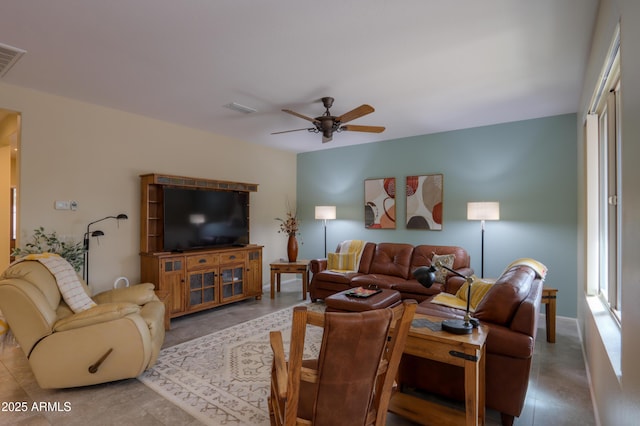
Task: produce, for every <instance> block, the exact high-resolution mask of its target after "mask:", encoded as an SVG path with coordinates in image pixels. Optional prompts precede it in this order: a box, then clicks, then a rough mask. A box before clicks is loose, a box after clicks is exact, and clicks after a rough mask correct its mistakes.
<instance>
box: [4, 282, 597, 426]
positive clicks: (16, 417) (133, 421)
mask: <svg viewBox="0 0 640 426" xmlns="http://www.w3.org/2000/svg"><path fill="white" fill-rule="evenodd" d="M300 287H301V285H300V282H299V281H297V282H295V281H289V282H285V283H283V285H282V292H281V293H279V294H277V295H276V298H275V299H273V300H271V299H269V293H268V290H269V289H268V288H265V290H266V291H265V296H264V297H263V299H262V300H246V301H243V302H239V303H236V304H233V305H229V306H225V307H221V308H218V309H214V310H209V311H205V312H201V313H197V314H193V315H189V316H186V317H182V318H177V319H174V320H173V321H172V329H171V330H170V331H168V332H167V336H166V339H165V343H164V346H165V347H168V346H172V345H175V344H177V343H181V342H184V341H187V340H191V339H193V338H196V337H199V336H202V335H205V334H209V333H212V332H214V331H218V330H221V329H224V328H226V327H229V326H231V325H234V324H238V323H240V322H243V321H246V320H249V319H251V318H255V317H259V316H262V315H265V314H267V313H269V312H272V311H275V310H278V309H282V308H285V307H287V306H291V305H293V304H296V303H299V302H300V301H301V296H300ZM540 324H541V327H544V321H540ZM12 401H13V402H16V401H26V402H27V403H28V405H29V406H31V404H32V403H33V402H49V403H55V402H59V403H60V406H61V407H62V408H63V409H64V408H65V405H64V403H68V407H69V410H68V411H60V412H38V411H31V410H28V411H26V412H7V411H1V410H0V425H29V426H31V425H34V426H39V425H64V426H73V425H82V426H94V425H136V426H147V425H149V426H152V425H153V426H156V425H188V426H191V425H200V424H201V423H200V422H199V421H197V420H195V419H194V418H193V417H191V416H190V415H188V414H186V413H185V412H184V411H182V410H181V409H179V408H178V407H176V406H174V405H173V404H171V403H169V402H168V401H167V400H165V399H164V398H162V397H161V396H160V395H158V394H157V393H155V392H154V391H152V390H151V389H149V388H147V387H146V386H145V385H143V384H142V383H140V382H139V381H138V380H136V379H130V380H122V381H119V382H113V383H108V384H103V385H95V386H89V387H84V388H77V389H63V390H43V389H40V387H39V386H38V385H37V383H36V381H35V378H34V377H33V374H32V373H31V370H30V368H29V365H28V363H27V360H26V358H25V356H24V354H23V353H22V350H21V349H20V348H18V347H16V346H13V345H5V346H4V348H2V349H0V403H8V402H12ZM0 408H6V406H5V405H4V404H3V406H2V407H0ZM499 418H500V416H499V414H498V413H496V412H492V411H491V410H489V412H488V413H487V424H488V425H499V424H500V421H499ZM387 424H388V425H390V426H408V425H412V424H413V423H411V422H408V421H406V420H404V419H402V418H400V417H398V416H395V415H393V414H389V416H388V419H387ZM515 424H516V425H518V426H522V425H527V426H529V425H545V426H546V425H555V426H562V425H567V426H569V425H571V426H573V425H581V426H587V425H595V424H596V421H595V419H594V414H593V407H592V404H591V399H590V395H589V387H588V382H587V377H586V373H585V366H584V361H583V356H582V350H581V346H580V341H579V338H578V333H577V328H576V323H575V321H573V320H570V319H566V318H559V319H558V329H557V337H556V343H555V344H550V343H547V342H546V340H545V331H544V329H543V328H542V329H540V330H539V332H538V340H537V342H536V349H535V355H534V361H533V367H532V371H531V381H530V383H529V390H528V392H527V399H526V402H525V407H524V410H523V412H522V415H521V416H520V418H518V419H516V421H515Z"/></svg>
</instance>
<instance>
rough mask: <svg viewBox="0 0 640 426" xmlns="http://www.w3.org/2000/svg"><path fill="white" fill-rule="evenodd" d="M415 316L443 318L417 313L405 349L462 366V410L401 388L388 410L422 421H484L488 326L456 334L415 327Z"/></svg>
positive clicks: (423, 423) (426, 423) (436, 423)
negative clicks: (468, 332) (403, 390)
mask: <svg viewBox="0 0 640 426" xmlns="http://www.w3.org/2000/svg"><path fill="white" fill-rule="evenodd" d="M416 320H422V321H424V320H428V321H431V322H441V321H442V318H438V317H431V316H427V315H422V314H416V315H415V317H414V320H413V321H414V323H413V324H412V326H411V329H409V335H408V336H407V343H406V345H405V348H404V353H407V354H411V355H415V356H418V357H422V358H426V359H432V360H436V361H440V362H444V363H447V364H452V365H457V366H459V367H462V368H464V391H465V411H464V412H461V411H459V410H456V409H454V408H451V407H448V406H443V405H440V404H438V403H435V402H432V401H427V400H424V399H421V398H418V397H416V396H413V395H410V394H406V393H402V392H396V393H395V394H394V395H393V396H392V397H391V401H390V403H389V411H391V412H392V413H395V414H398V415H399V416H402V417H405V418H407V419H410V420H412V421H414V422H416V423H418V424H421V425H437V426H440V425H467V426H470V425H475V426H477V425H484V424H485V423H484V422H485V376H484V374H485V372H484V369H485V354H486V350H485V342H486V339H487V335H488V333H489V327H487V326H486V325H481V326H479V327H478V328H475V329H474V330H473V332H472V333H471V334H462V335H459V334H452V333H447V332H446V331H432V330H431V329H430V328H428V327H426V326H424V327H417V326H415V325H416V324H417V322H416ZM418 322H420V321H418Z"/></svg>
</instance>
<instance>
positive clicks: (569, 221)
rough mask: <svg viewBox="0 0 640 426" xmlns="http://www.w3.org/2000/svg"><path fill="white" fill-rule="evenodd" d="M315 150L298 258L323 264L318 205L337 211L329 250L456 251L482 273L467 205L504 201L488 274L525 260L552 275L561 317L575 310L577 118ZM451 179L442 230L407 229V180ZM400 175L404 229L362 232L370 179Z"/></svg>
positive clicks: (306, 169) (301, 160) (490, 228)
mask: <svg viewBox="0 0 640 426" xmlns="http://www.w3.org/2000/svg"><path fill="white" fill-rule="evenodd" d="M341 137H345V138H346V137H348V135H346V134H343V135H338V136H336V137H335V138H334V142H330V143H333V144H335V146H336V148H333V149H328V150H322V151H315V152H307V153H302V154H299V155H298V157H297V170H298V173H297V212H298V217H299V218H300V219H301V221H302V227H301V232H302V235H301V239H302V245H301V246H300V254H299V257H300V258H306V259H312V258H319V257H324V229H323V225H322V221H316V220H315V219H314V209H315V206H316V205H335V206H336V207H337V219H336V220H333V221H328V224H327V250H328V251H329V252H332V251H335V248H336V246H337V244H338V243H339V242H340V241H342V240H345V239H363V240H366V241H373V242H385V241H389V242H406V243H410V244H436V245H457V246H461V247H464V248H465V249H466V250H467V251H468V252H469V254H470V256H471V266H472V267H473V268H474V269H475V271H476V274H477V275H480V269H481V227H480V222H479V221H468V220H467V219H466V207H467V202H470V201H498V202H500V220H499V221H487V222H486V227H485V248H484V260H485V266H484V275H485V277H496V276H498V275H500V273H501V272H502V271H503V269H504V268H505V266H507V265H508V264H509V263H510V262H512V261H513V260H515V259H518V258H520V257H531V258H534V259H537V260H539V261H541V262H543V263H544V264H545V265H547V267H548V268H549V273H548V275H547V280H546V284H547V285H549V286H551V287H555V288H557V289H558V290H559V292H558V315H561V316H567V317H576V311H577V308H576V306H577V301H576V294H577V279H576V270H577V135H576V115H575V114H566V115H560V116H553V117H546V118H540V119H534V120H526V121H518V122H512V123H506V124H498V125H492V126H486V127H478V128H472V129H465V130H456V131H451V132H444V133H438V134H431V135H422V136H415V137H409V138H403V139H394V140H389V141H384V142H377V143H371V144H363V145H356V146H350V147H343V148H340V147H339V145H340V138H341ZM434 173H442V174H443V175H444V202H443V229H442V230H441V231H426V230H410V229H406V226H405V223H406V214H405V213H406V197H405V186H406V185H405V179H406V176H413V175H425V174H434ZM384 177H395V178H396V185H397V192H396V194H397V195H396V214H397V223H396V229H393V230H389V229H386V230H374V229H365V227H364V180H365V179H372V178H384Z"/></svg>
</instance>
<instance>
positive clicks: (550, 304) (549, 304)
mask: <svg viewBox="0 0 640 426" xmlns="http://www.w3.org/2000/svg"><path fill="white" fill-rule="evenodd" d="M557 293H558V289H557V288H550V287H544V288H543V289H542V303H543V304H544V311H545V319H546V327H547V342H549V343H555V342H556V294H557Z"/></svg>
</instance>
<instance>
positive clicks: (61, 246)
mask: <svg viewBox="0 0 640 426" xmlns="http://www.w3.org/2000/svg"><path fill="white" fill-rule="evenodd" d="M34 253H55V254H58V255H60V257H62V258H64V259H66V260H67V262H69V263H70V264H71V266H73V269H75V271H76V272H79V271H80V269H81V268H82V266H83V264H84V246H83V245H82V243H76V242H73V241H71V242H68V241H63V240H61V239H60V238H59V237H58V234H56V231H53V232H51V233H46V232H45V230H44V228H43V227H42V226H41V227H39V228H36V229H34V230H33V235H32V236H31V240H30V241H29V242H27V243H26V244H25V245H24V248H15V249H13V251H12V252H11V255H12V256H16V257H21V256H26V255H28V254H34Z"/></svg>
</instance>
